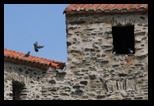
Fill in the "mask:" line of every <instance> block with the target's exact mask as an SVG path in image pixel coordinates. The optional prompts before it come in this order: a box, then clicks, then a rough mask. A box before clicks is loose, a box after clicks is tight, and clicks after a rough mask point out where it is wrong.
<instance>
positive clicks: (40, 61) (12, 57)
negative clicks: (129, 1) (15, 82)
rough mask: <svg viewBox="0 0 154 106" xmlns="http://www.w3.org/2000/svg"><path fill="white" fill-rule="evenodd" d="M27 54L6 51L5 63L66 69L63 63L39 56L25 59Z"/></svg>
mask: <svg viewBox="0 0 154 106" xmlns="http://www.w3.org/2000/svg"><path fill="white" fill-rule="evenodd" d="M24 56H25V54H23V53H20V52H16V51H14V50H7V49H4V57H5V58H4V59H5V61H9V62H13V63H18V64H20V63H21V64H22V63H24V64H26V65H30V66H39V67H43V68H45V67H46V66H51V67H55V68H62V67H64V64H65V63H63V62H58V61H54V60H49V59H46V58H40V57H37V56H31V55H30V56H29V57H24Z"/></svg>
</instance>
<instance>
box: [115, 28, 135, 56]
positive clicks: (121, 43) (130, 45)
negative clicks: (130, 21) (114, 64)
mask: <svg viewBox="0 0 154 106" xmlns="http://www.w3.org/2000/svg"><path fill="white" fill-rule="evenodd" d="M112 35H113V46H114V49H113V54H134V53H135V50H134V42H135V41H134V25H129V26H113V27H112Z"/></svg>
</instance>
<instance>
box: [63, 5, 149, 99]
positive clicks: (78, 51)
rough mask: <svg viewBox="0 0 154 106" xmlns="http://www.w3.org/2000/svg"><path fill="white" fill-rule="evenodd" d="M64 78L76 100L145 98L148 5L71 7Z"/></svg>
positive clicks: (67, 14) (68, 9)
mask: <svg viewBox="0 0 154 106" xmlns="http://www.w3.org/2000/svg"><path fill="white" fill-rule="evenodd" d="M64 13H65V15H66V28H67V29H66V31H67V52H68V62H67V68H66V70H67V75H66V78H68V79H69V80H71V81H72V82H73V85H74V89H75V90H74V92H73V94H74V98H77V99H104V100H106V99H127V100H128V99H130V100H135V99H148V5H147V4H71V5H70V6H68V7H67V8H66V9H65V11H64Z"/></svg>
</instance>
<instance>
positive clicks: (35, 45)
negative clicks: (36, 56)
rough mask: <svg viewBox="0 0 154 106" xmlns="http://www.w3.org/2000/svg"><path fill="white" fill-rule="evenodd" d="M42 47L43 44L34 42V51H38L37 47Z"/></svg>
mask: <svg viewBox="0 0 154 106" xmlns="http://www.w3.org/2000/svg"><path fill="white" fill-rule="evenodd" d="M43 47H44V46H39V45H38V42H37V41H36V42H35V43H34V49H35V52H38V51H39V50H38V49H41V48H43Z"/></svg>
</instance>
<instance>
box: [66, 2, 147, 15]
mask: <svg viewBox="0 0 154 106" xmlns="http://www.w3.org/2000/svg"><path fill="white" fill-rule="evenodd" d="M141 11H148V4H71V5H69V6H68V7H67V8H66V9H65V10H64V13H66V14H76V13H124V12H141Z"/></svg>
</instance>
